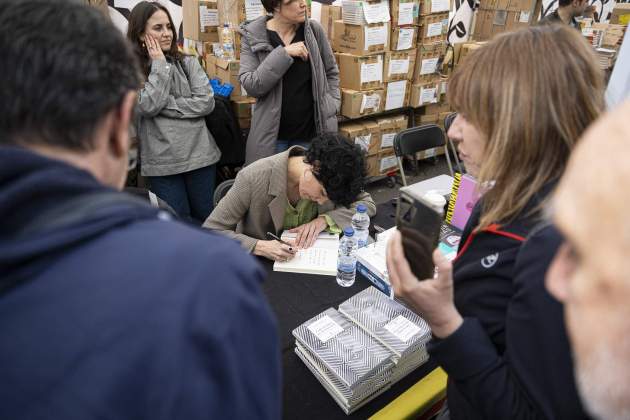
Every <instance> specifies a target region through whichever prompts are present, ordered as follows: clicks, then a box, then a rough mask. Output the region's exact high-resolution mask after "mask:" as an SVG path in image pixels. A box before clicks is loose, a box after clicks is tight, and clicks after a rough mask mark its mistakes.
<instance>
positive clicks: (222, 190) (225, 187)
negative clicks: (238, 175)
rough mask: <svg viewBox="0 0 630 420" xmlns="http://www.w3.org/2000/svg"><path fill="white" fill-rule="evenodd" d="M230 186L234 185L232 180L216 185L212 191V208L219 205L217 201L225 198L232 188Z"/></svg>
mask: <svg viewBox="0 0 630 420" xmlns="http://www.w3.org/2000/svg"><path fill="white" fill-rule="evenodd" d="M232 185H234V180H233V179H228V180H225V181H223V182H222V183H220V184H219V185H217V187H216V188H215V189H214V196H213V197H212V204H213V205H214V207H216V206H217V204H219V201H220V200H221V199H222V198H223V197H225V195H226V194H227V192H228V191H229V190H230V188H232Z"/></svg>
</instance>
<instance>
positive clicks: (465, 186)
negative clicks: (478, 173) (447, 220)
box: [452, 175, 479, 229]
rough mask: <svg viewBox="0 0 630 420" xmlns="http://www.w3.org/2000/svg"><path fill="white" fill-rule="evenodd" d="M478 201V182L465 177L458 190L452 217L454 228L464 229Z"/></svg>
mask: <svg viewBox="0 0 630 420" xmlns="http://www.w3.org/2000/svg"><path fill="white" fill-rule="evenodd" d="M478 199H479V194H478V192H477V181H475V179H474V178H472V177H470V176H467V175H465V176H463V177H462V178H461V180H460V182H459V188H458V190H457V200H456V202H455V208H454V210H453V217H452V224H453V226H455V227H457V228H459V229H464V227H465V226H466V223H467V222H468V219H469V218H470V214H471V213H472V209H473V207H474V206H475V204H476V203H477V200H478Z"/></svg>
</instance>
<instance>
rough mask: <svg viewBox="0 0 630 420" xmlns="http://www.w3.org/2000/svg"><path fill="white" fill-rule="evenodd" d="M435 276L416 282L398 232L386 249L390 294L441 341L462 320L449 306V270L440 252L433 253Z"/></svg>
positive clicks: (450, 282)
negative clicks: (406, 306)
mask: <svg viewBox="0 0 630 420" xmlns="http://www.w3.org/2000/svg"><path fill="white" fill-rule="evenodd" d="M433 262H434V263H435V265H436V267H437V270H438V274H437V277H435V278H432V279H425V280H422V281H418V279H417V278H416V276H414V275H413V273H412V272H411V268H410V267H409V263H408V262H407V259H406V258H405V254H404V251H403V246H402V239H401V236H400V232H395V233H394V235H393V236H392V237H391V238H390V240H389V243H388V246H387V272H388V273H389V280H390V281H391V284H392V287H393V289H394V293H395V294H396V296H399V297H400V298H402V299H403V300H404V301H405V302H407V303H408V304H409V305H410V306H411V307H412V308H413V309H414V311H416V312H417V313H418V314H419V315H420V316H422V317H423V318H424V320H425V321H427V323H428V324H429V326H430V327H431V331H432V332H433V335H435V336H436V337H438V338H445V337H448V336H449V335H451V334H452V333H454V332H455V330H457V328H459V326H460V325H461V324H462V322H463V319H462V316H461V315H460V314H459V312H458V311H457V309H456V308H455V304H454V303H453V268H452V265H451V262H450V261H448V260H447V259H446V258H445V257H444V255H442V253H441V252H440V251H439V250H438V249H436V250H435V251H434V252H433Z"/></svg>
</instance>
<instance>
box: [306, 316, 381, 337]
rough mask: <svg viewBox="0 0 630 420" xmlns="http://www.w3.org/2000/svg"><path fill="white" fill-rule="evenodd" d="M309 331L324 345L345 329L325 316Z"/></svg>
mask: <svg viewBox="0 0 630 420" xmlns="http://www.w3.org/2000/svg"><path fill="white" fill-rule="evenodd" d="M386 328H387V327H386ZM308 329H309V331H310V332H312V333H313V334H315V336H316V337H317V338H319V339H320V340H321V341H322V342H323V343H325V342H326V341H328V340H330V339H331V338H333V337H334V336H336V335H337V334H339V333H340V332H342V331H343V328H341V326H340V325H339V324H337V323H336V322H335V321H333V320H332V318H331V317H329V316H328V315H324V316H323V317H321V318H320V319H318V320H317V321H315V322H313V323H312V324H311V325H309V326H308Z"/></svg>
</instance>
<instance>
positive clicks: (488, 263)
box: [481, 252, 499, 268]
mask: <svg viewBox="0 0 630 420" xmlns="http://www.w3.org/2000/svg"><path fill="white" fill-rule="evenodd" d="M498 259H499V253H498V252H496V253H494V254H490V255H487V256H485V257H483V258H482V259H481V265H482V266H483V268H490V267H492V266H493V265H494V264H496V262H497V260H498Z"/></svg>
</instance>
